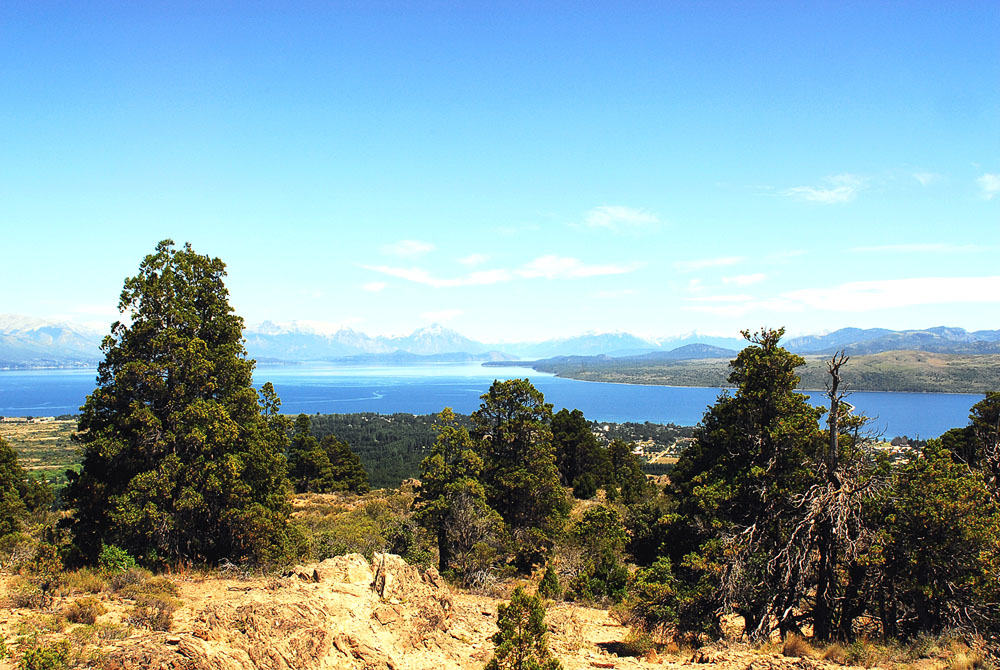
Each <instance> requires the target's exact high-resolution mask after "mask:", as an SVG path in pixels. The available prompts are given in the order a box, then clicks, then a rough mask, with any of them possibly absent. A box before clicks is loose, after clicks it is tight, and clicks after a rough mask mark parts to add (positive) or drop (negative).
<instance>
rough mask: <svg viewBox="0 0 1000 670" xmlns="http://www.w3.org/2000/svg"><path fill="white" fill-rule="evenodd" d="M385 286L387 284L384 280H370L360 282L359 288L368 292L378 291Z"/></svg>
mask: <svg viewBox="0 0 1000 670" xmlns="http://www.w3.org/2000/svg"><path fill="white" fill-rule="evenodd" d="M386 286H388V284H386V283H385V282H384V281H370V282H368V283H367V284H362V285H361V288H363V289H364V290H366V291H368V292H370V293H378V292H379V291H381V290H382V289H384V288H385V287H386Z"/></svg>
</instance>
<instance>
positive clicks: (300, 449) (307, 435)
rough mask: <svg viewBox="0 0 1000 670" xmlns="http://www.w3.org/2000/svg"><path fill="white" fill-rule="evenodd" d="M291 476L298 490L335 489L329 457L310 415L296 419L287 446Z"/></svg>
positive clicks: (301, 491) (306, 491) (303, 491)
mask: <svg viewBox="0 0 1000 670" xmlns="http://www.w3.org/2000/svg"><path fill="white" fill-rule="evenodd" d="M288 478H289V479H290V480H291V481H292V485H293V486H294V487H295V491H296V493H324V492H327V491H332V490H333V489H334V479H333V468H332V467H331V465H330V457H329V456H328V455H327V453H326V451H324V450H323V449H322V448H321V447H320V446H319V440H317V439H316V437H315V436H314V435H313V434H312V429H311V421H310V419H309V415H308V414H299V415H298V416H297V417H296V418H295V431H294V432H293V433H292V440H291V444H290V445H289V447H288Z"/></svg>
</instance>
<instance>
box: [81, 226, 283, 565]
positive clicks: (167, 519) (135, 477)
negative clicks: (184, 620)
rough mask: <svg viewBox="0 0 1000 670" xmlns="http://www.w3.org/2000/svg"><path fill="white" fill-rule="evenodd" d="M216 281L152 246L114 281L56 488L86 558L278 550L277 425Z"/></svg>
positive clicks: (189, 256)
mask: <svg viewBox="0 0 1000 670" xmlns="http://www.w3.org/2000/svg"><path fill="white" fill-rule="evenodd" d="M225 274H226V272H225V265H224V264H223V262H222V261H221V260H219V259H217V258H210V257H208V256H202V255H199V254H196V253H195V252H194V251H193V250H192V249H191V246H190V245H185V246H184V247H183V248H181V249H177V248H175V247H174V244H173V242H172V241H170V240H165V241H163V242H160V243H159V244H158V245H157V247H156V250H155V252H154V253H152V254H150V255H148V256H146V258H145V259H144V260H143V261H142V263H141V265H140V267H139V273H138V274H137V275H136V276H134V277H131V278H129V279H126V280H125V286H124V289H123V290H122V293H121V299H120V301H119V304H118V308H119V311H120V312H122V313H123V318H122V319H121V320H120V321H117V322H115V323H114V324H113V325H112V327H111V334H110V335H108V336H107V337H105V338H104V342H103V343H102V345H101V349H102V351H103V352H104V360H103V362H102V363H101V364H100V366H99V368H98V373H97V388H96V389H95V390H94V392H93V393H91V394H90V395H89V396H88V397H87V400H86V402H85V403H84V405H83V407H82V408H81V410H82V411H81V415H80V421H79V433H78V434H77V440H78V442H79V444H80V446H81V448H82V452H83V463H82V469H81V471H80V473H79V474H78V475H76V474H74V475H71V478H70V483H69V486H68V489H67V492H66V501H67V503H68V506H69V507H70V508H71V509H72V510H73V517H72V529H73V533H74V538H75V542H76V546H77V548H78V549H79V551H80V552H81V553H82V555H83V557H84V558H86V559H89V560H91V561H93V560H96V558H97V555H98V553H99V552H100V549H101V546H102V544H109V545H112V544H113V545H116V546H119V547H122V548H124V549H126V550H127V551H128V552H129V553H131V554H133V555H135V556H138V557H142V558H143V559H144V560H146V561H147V562H151V561H156V560H193V561H208V562H214V561H218V560H221V559H223V558H229V559H231V560H240V559H242V560H250V561H266V560H270V559H274V558H276V557H278V556H280V555H281V554H283V553H284V552H285V551H286V548H287V546H288V545H287V542H288V530H287V520H288V515H289V513H290V511H291V510H290V504H289V500H288V495H289V484H288V478H287V476H286V462H285V456H284V452H285V448H286V446H287V440H288V438H287V432H286V431H287V428H288V426H287V419H284V418H283V417H281V416H280V415H279V414H278V408H279V406H280V401H279V400H278V397H277V395H276V394H275V393H274V389H273V388H272V387H271V385H270V384H265V385H264V387H263V388H262V389H261V391H260V394H259V395H258V393H257V392H256V391H255V390H254V387H253V385H252V378H251V374H252V372H253V368H254V361H253V360H250V359H248V358H247V356H246V350H245V349H244V345H243V319H241V318H240V317H239V316H237V315H236V314H235V313H234V312H233V309H232V307H231V306H230V305H229V293H228V291H227V289H226V287H225V284H224V283H223V278H224V277H225Z"/></svg>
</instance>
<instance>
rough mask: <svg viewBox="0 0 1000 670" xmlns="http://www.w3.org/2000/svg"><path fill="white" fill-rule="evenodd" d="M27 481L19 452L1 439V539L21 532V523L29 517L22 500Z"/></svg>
mask: <svg viewBox="0 0 1000 670" xmlns="http://www.w3.org/2000/svg"><path fill="white" fill-rule="evenodd" d="M26 480H27V474H26V473H25V471H24V468H22V467H21V464H20V463H19V462H18V460H17V452H16V451H14V450H13V449H12V448H11V446H10V445H9V444H7V443H6V442H4V440H3V438H0V537H3V536H4V535H8V534H10V533H16V532H18V531H19V530H21V523H22V521H23V520H24V518H25V517H26V516H27V515H28V507H27V506H26V505H25V504H24V500H23V499H22V494H23V493H24V488H25V481H26Z"/></svg>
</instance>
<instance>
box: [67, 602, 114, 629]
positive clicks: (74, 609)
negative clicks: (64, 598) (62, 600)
mask: <svg viewBox="0 0 1000 670" xmlns="http://www.w3.org/2000/svg"><path fill="white" fill-rule="evenodd" d="M105 612H107V609H106V608H105V607H104V605H102V604H101V602H100V601H99V600H97V598H91V597H87V598H80V599H79V600H75V601H73V602H72V603H71V604H70V605H69V607H67V608H66V611H65V615H66V618H67V619H69V620H70V621H72V622H73V623H85V624H93V623H95V622H96V621H97V617H99V616H101V615H102V614H104V613H105Z"/></svg>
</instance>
